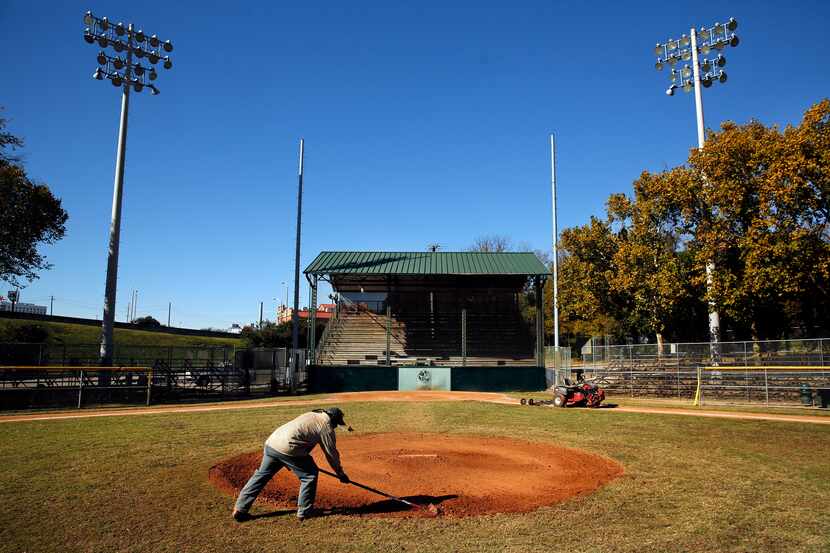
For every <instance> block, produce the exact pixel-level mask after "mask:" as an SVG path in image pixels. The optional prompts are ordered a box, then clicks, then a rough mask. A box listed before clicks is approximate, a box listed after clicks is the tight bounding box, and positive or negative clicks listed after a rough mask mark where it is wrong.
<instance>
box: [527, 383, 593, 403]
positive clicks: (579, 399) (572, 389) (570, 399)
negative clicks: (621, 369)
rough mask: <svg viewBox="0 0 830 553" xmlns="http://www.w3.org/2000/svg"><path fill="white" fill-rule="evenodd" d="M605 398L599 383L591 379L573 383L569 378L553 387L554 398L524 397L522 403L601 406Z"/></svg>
mask: <svg viewBox="0 0 830 553" xmlns="http://www.w3.org/2000/svg"><path fill="white" fill-rule="evenodd" d="M604 399H605V392H604V391H603V390H602V388H600V387H599V386H598V385H597V384H595V383H594V382H592V381H590V380H582V379H579V380H578V381H577V383H576V384H571V381H570V380H569V379H567V378H566V379H565V383H564V384H563V385H561V386H556V387H555V388H554V389H553V400H542V401H539V400H534V399H533V398H529V399H525V398H522V400H521V404H522V405H551V404H553V405H554V406H556V407H572V406H575V407H583V406H585V407H599V405H600V403H602V401H603V400H604Z"/></svg>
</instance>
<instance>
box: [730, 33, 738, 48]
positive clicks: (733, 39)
mask: <svg viewBox="0 0 830 553" xmlns="http://www.w3.org/2000/svg"><path fill="white" fill-rule="evenodd" d="M740 43H741V41H740V40H738V35H732V36H731V37H730V38H729V46H731V47H732V48H734V47H735V46H737V45H738V44H740Z"/></svg>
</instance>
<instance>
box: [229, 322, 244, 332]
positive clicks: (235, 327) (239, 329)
mask: <svg viewBox="0 0 830 553" xmlns="http://www.w3.org/2000/svg"><path fill="white" fill-rule="evenodd" d="M225 332H227V333H229V334H241V333H242V327H241V326H240V325H239V323H233V324H232V325H231V327H230V328H229V329H227V330H226V331H225Z"/></svg>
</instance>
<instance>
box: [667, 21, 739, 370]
mask: <svg viewBox="0 0 830 553" xmlns="http://www.w3.org/2000/svg"><path fill="white" fill-rule="evenodd" d="M737 28H738V22H737V21H736V20H735V18H734V17H730V18H729V21H727V22H726V23H715V24H714V25H712V26H711V27H708V28H707V27H701V28H700V31H699V32H700V39H701V42H700V44H699V45H698V31H696V30H695V28H694V27H692V28H691V29H690V30H689V36H686V35H685V34H684V35H682V36H681V37H680V38H679V39H676V40H675V39H673V38H670V39H669V40H668V41H666V42H665V43H662V44H661V43H658V44H657V45H656V46H655V47H654V54H655V55H656V56H657V62H656V63H655V64H654V67H655V68H656V69H657V70H658V71H662V70H663V67H665V65H666V64H668V65H669V66H670V67H671V73H670V77H671V81H672V82H671V85H670V86H669V88H668V89H666V94H667V95H669V96H674V92H675V90H677V89H678V88H682V89H683V91H684V92H691V91H692V90H694V92H695V114H696V117H697V145H698V148H700V149H703V145H704V143H705V142H706V131H705V129H704V126H703V98H702V94H701V92H702V91H701V85H702V87H703V88H709V87H710V86H712V84H713V83H714V82H716V81H717V82H719V83H725V82H726V72H725V71H724V70H723V67H724V65H726V58H725V57H724V55H723V54H722V53H720V52H721V50H723V49H724V48H726V47H727V46H732V47H735V46H737V45H738V43H739V40H738V35H736V34H735V32H734V31H735V29H737ZM712 50H717V51H718V55H717V57H715V58H713V59H709V58H704V59H703V63H700V60H699V58H698V54H703V55H704V56H708V55H709V53H710V52H711V51H712ZM690 60H691V62H692V66H691V67H689V64H688V63H687V64H684V65H683V67H681V68H680V69H679V70H678V69H676V66H677V64H678V62H680V61H690ZM701 72H702V73H703V74H702V75H701ZM714 275H715V264H714V262H712V261H709V262H708V263H707V264H706V290H707V291H708V292H710V293H711V291H712V282H713V279H714ZM709 341H710V342H712V343H715V344H717V343H718V342H720V317H719V315H718V311H717V307H716V305H715V302H714V300H713V299H711V298H710V299H709ZM713 353H714V354H715V355H717V351H716V349H715V348H714V347H713Z"/></svg>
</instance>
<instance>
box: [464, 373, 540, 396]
mask: <svg viewBox="0 0 830 553" xmlns="http://www.w3.org/2000/svg"><path fill="white" fill-rule="evenodd" d="M545 388H547V385H546V383H545V369H544V368H543V367H453V368H452V389H453V390H456V391H460V392H513V391H537V390H544V389H545Z"/></svg>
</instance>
